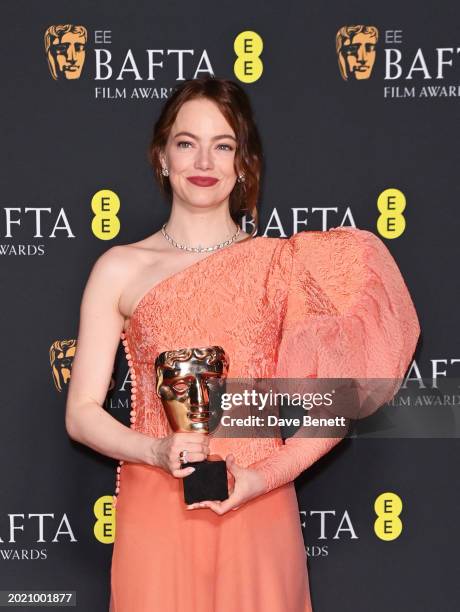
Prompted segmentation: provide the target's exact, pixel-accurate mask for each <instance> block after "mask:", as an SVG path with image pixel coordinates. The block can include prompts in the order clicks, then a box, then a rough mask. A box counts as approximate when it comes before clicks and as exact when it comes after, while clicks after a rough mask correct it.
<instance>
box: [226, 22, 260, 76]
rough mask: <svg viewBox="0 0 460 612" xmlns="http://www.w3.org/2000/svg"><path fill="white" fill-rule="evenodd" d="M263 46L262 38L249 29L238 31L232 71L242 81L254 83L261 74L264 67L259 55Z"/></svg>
mask: <svg viewBox="0 0 460 612" xmlns="http://www.w3.org/2000/svg"><path fill="white" fill-rule="evenodd" d="M263 47H264V43H263V41H262V38H261V37H260V36H259V35H258V34H257V32H252V31H251V30H245V31H244V32H240V33H239V34H238V36H237V37H236V38H235V42H234V43H233V49H234V50H235V53H236V56H237V59H236V60H235V63H234V65H233V71H234V73H235V76H236V77H238V79H239V80H240V81H242V82H243V83H254V81H257V80H258V79H260V77H261V76H262V72H263V69H264V67H263V64H262V60H261V59H260V57H259V56H260V54H261V53H262V49H263Z"/></svg>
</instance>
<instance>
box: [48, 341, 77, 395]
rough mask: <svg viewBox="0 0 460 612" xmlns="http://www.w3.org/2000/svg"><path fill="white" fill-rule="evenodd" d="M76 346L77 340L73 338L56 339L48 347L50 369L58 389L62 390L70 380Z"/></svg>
mask: <svg viewBox="0 0 460 612" xmlns="http://www.w3.org/2000/svg"><path fill="white" fill-rule="evenodd" d="M76 348H77V341H76V340H75V339H73V340H56V341H55V342H53V344H52V345H51V347H50V365H51V371H52V373H53V380H54V384H55V386H56V389H57V390H58V391H62V390H63V389H64V387H65V386H67V384H68V382H69V380H70V373H71V370H72V362H73V358H74V356H75V351H76Z"/></svg>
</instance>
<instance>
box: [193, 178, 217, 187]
mask: <svg viewBox="0 0 460 612" xmlns="http://www.w3.org/2000/svg"><path fill="white" fill-rule="evenodd" d="M187 180H189V181H190V182H191V183H193V184H194V185H198V187H211V186H212V185H215V184H216V183H217V181H218V180H219V179H216V178H213V177H212V176H188V177H187Z"/></svg>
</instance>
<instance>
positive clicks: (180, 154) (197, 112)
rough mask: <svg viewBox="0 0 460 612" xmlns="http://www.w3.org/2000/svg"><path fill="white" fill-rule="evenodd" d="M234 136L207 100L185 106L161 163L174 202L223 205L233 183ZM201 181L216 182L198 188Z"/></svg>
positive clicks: (200, 185) (170, 135)
mask: <svg viewBox="0 0 460 612" xmlns="http://www.w3.org/2000/svg"><path fill="white" fill-rule="evenodd" d="M235 149H236V137H235V132H234V131H233V129H232V128H231V126H230V125H229V123H228V122H227V120H226V119H225V117H224V116H223V115H222V113H221V112H220V110H219V108H218V107H217V106H216V104H214V102H212V101H211V100H208V99H207V98H198V99H195V100H189V101H188V102H185V103H184V104H183V105H182V107H181V108H180V110H179V112H178V114H177V117H176V120H175V122H174V124H173V126H172V128H171V131H170V133H169V138H168V142H167V143H166V148H165V155H164V156H162V163H163V165H166V167H167V168H168V170H169V180H170V183H171V188H172V190H173V197H174V200H175V201H177V200H178V199H179V200H181V201H183V202H187V203H189V204H192V205H196V206H201V207H206V206H212V205H214V204H217V203H220V202H223V201H225V200H226V199H227V198H228V197H229V195H230V193H231V191H232V189H233V187H234V185H235V181H236V173H235V168H234V160H235ZM200 177H207V178H210V179H215V182H214V183H212V184H211V181H210V182H209V184H205V183H203V182H201V184H197V183H196V182H195V183H194V182H192V181H191V180H190V179H191V178H194V179H195V180H196V179H197V178H198V179H199V178H200Z"/></svg>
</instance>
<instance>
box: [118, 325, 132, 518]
mask: <svg viewBox="0 0 460 612" xmlns="http://www.w3.org/2000/svg"><path fill="white" fill-rule="evenodd" d="M120 338H121V343H122V345H123V348H124V350H125V357H126V361H127V363H128V367H129V378H130V381H131V397H130V406H131V411H130V413H129V414H130V419H129V420H130V423H131V424H130V427H132V426H133V425H134V423H135V422H136V410H134V409H133V408H134V407H135V406H136V386H137V382H136V372H135V371H134V360H133V356H132V353H131V351H130V348H129V342H128V339H127V337H126V334H125V333H124V332H121V334H120ZM123 464H124V461H123V459H120V460H119V461H118V466H117V468H116V482H115V493H114V495H112V500H113V501H112V507H113V508H115V507H116V505H117V500H118V494H119V492H120V484H121V472H122V469H121V468H122V465H123Z"/></svg>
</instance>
